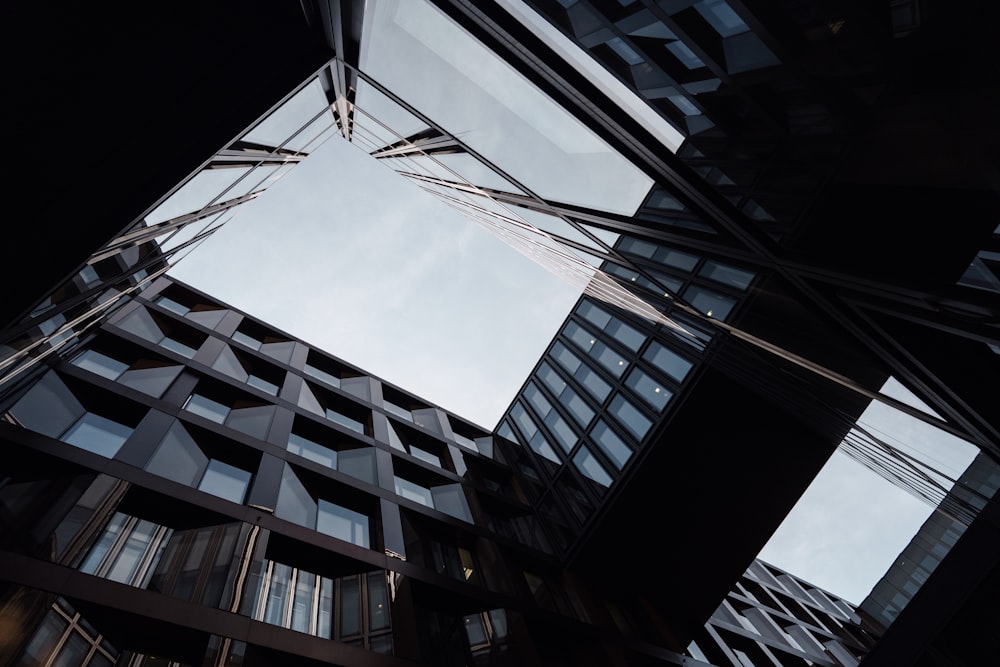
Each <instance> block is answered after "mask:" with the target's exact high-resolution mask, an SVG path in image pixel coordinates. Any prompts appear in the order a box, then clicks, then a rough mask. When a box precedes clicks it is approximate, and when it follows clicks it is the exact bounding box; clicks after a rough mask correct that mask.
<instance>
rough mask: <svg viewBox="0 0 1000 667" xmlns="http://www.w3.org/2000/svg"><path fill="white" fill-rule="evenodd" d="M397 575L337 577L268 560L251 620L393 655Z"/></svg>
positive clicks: (386, 573)
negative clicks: (392, 586)
mask: <svg viewBox="0 0 1000 667" xmlns="http://www.w3.org/2000/svg"><path fill="white" fill-rule="evenodd" d="M392 576H393V575H392V573H390V572H387V571H385V570H375V571H372V572H368V573H365V574H360V575H357V574H355V575H349V576H346V577H337V578H333V577H327V576H323V575H321V574H317V573H314V572H309V571H307V570H304V569H302V568H298V567H294V566H292V565H287V564H285V563H280V562H277V561H274V560H271V559H266V560H265V561H264V573H263V575H262V576H261V578H260V581H259V583H258V585H257V589H256V591H255V597H254V604H253V610H252V612H251V615H252V617H253V618H254V619H255V620H258V621H263V622H265V623H269V624H271V625H278V626H281V627H285V628H289V629H292V630H295V631H297V632H303V633H306V634H310V635H313V636H316V637H323V638H324V639H335V640H337V641H342V642H348V643H353V644H356V645H360V646H363V647H365V648H367V649H368V650H371V651H375V652H377V653H384V654H388V655H391V654H392V621H391V616H390V604H389V595H388V585H387V579H388V578H390V577H392Z"/></svg>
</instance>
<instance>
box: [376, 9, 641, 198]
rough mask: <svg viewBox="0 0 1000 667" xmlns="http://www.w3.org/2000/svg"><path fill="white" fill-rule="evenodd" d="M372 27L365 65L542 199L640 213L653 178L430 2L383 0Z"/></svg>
mask: <svg viewBox="0 0 1000 667" xmlns="http://www.w3.org/2000/svg"><path fill="white" fill-rule="evenodd" d="M364 32H365V34H364V36H363V38H362V42H361V43H362V53H361V58H360V62H361V69H362V70H364V71H365V72H366V73H368V74H370V75H372V76H373V77H374V78H376V79H377V80H379V81H380V82H381V83H383V84H384V85H386V86H387V87H389V88H390V89H392V90H393V92H394V93H396V94H397V95H399V96H400V97H402V98H403V99H406V100H407V101H409V102H410V103H411V104H413V105H414V106H416V107H417V108H419V109H420V110H421V111H422V112H423V113H425V114H427V115H428V116H430V117H431V118H433V119H434V120H435V122H437V123H440V124H441V125H442V126H443V127H444V128H446V129H447V130H449V131H451V132H452V133H459V134H460V135H461V137H462V140H463V141H464V142H465V143H466V144H468V145H469V146H471V147H472V148H473V149H474V150H476V151H478V152H480V153H482V154H483V155H484V157H486V158H487V159H488V160H490V161H491V162H493V163H494V164H496V165H498V166H499V167H500V168H501V169H503V170H505V171H507V172H508V173H510V174H511V175H512V176H513V177H514V178H516V179H517V180H519V181H521V182H523V183H525V184H526V185H528V186H529V187H531V189H532V190H534V191H536V192H537V193H538V194H539V195H541V196H542V197H545V198H548V199H555V200H557V201H564V202H569V203H574V204H579V205H584V206H589V207H593V208H597V209H602V210H607V211H614V212H617V213H623V214H631V213H633V212H634V211H635V209H636V207H637V206H638V205H639V203H640V201H641V200H642V199H643V197H644V196H645V194H646V192H648V190H649V188H650V186H651V185H652V180H651V179H649V178H648V177H647V176H646V175H645V174H643V173H642V172H641V171H640V170H638V169H637V168H636V167H635V166H634V165H632V164H631V163H629V162H628V161H626V160H625V159H624V158H623V157H622V156H621V155H619V154H618V153H616V152H615V151H613V150H612V149H611V148H610V147H609V146H608V145H607V144H605V143H604V142H603V141H602V140H601V139H600V138H599V137H597V136H596V135H595V134H594V133H593V132H591V131H590V130H589V129H588V128H586V126H584V125H583V124H582V123H581V122H580V121H578V120H577V119H576V118H574V117H573V116H572V115H571V114H569V113H568V112H567V111H566V110H565V109H563V108H562V107H560V106H559V105H557V104H556V103H555V102H553V101H552V100H551V99H549V98H548V97H547V96H545V95H544V94H543V93H541V91H539V90H538V89H537V88H536V87H535V86H534V85H533V84H531V83H530V82H528V81H527V80H526V79H525V78H524V77H523V76H522V75H520V74H519V73H517V72H516V71H515V70H514V69H513V68H511V67H510V66H509V65H507V64H506V63H504V62H503V61H502V60H501V59H500V57H499V56H497V55H496V54H495V53H493V52H492V51H490V50H489V49H487V48H486V47H484V46H483V45H482V44H480V43H479V42H478V41H476V40H475V39H473V38H472V37H470V36H469V35H468V34H467V33H466V32H464V31H463V30H461V29H460V28H459V27H458V26H457V25H456V24H455V23H453V22H452V21H451V20H450V19H448V18H447V17H446V16H445V15H444V14H443V13H441V12H440V11H439V10H437V9H436V8H434V7H433V6H431V5H430V4H429V3H426V2H423V1H414V0H407V1H406V2H399V1H398V0H383V1H381V2H378V3H376V4H375V6H374V7H371V8H370V9H369V10H368V11H367V12H365V26H364ZM401 54H405V57H401ZM484 84H485V85H484ZM456 99H461V100H463V103H462V104H461V105H457V104H454V103H453V101H454V100H456ZM469 118H475V119H476V124H475V126H474V127H472V128H470V127H469V123H468V119H469Z"/></svg>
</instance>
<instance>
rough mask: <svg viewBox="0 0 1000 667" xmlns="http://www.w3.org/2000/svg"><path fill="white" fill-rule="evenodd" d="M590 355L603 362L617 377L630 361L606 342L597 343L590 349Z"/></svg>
mask: <svg viewBox="0 0 1000 667" xmlns="http://www.w3.org/2000/svg"><path fill="white" fill-rule="evenodd" d="M590 356H592V357H594V358H595V359H597V360H598V361H599V362H601V365H602V366H604V367H605V368H606V369H608V371H610V372H611V374H612V375H614V376H615V377H621V375H622V373H624V372H625V369H626V368H627V367H628V362H627V361H626V359H625V357H623V356H622V355H621V354H619V353H618V352H616V351H615V350H612V349H611V348H610V347H608V346H607V345H605V344H604V343H595V344H594V346H593V347H592V348H591V350H590Z"/></svg>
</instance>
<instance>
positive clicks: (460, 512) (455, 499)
mask: <svg viewBox="0 0 1000 667" xmlns="http://www.w3.org/2000/svg"><path fill="white" fill-rule="evenodd" d="M431 494H432V495H433V496H434V508H435V509H437V510H439V511H441V512H444V513H445V514H450V515H451V516H453V517H455V518H456V519H461V520H462V521H468V522H469V523H472V512H470V511H469V504H468V501H466V499H465V493H464V492H463V491H462V485H461V484H447V485H445V486H435V487H434V488H432V489H431Z"/></svg>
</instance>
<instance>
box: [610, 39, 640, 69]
mask: <svg viewBox="0 0 1000 667" xmlns="http://www.w3.org/2000/svg"><path fill="white" fill-rule="evenodd" d="M605 44H607V45H608V46H610V47H611V50H612V51H614V52H615V53H617V54H618V55H619V56H620V57H621V59H622V60H624V61H625V62H626V63H628V64H629V65H638V64H640V63H642V62H643V60H642V56H640V55H639V54H638V53H636V51H635V49H633V48H632V47H631V46H629V45H628V44H626V43H625V42H624V41H623V40H622V38H621V37H612V38H611V39H609V40H608V41H607V42H605Z"/></svg>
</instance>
